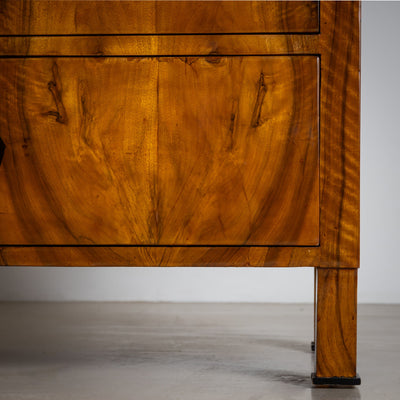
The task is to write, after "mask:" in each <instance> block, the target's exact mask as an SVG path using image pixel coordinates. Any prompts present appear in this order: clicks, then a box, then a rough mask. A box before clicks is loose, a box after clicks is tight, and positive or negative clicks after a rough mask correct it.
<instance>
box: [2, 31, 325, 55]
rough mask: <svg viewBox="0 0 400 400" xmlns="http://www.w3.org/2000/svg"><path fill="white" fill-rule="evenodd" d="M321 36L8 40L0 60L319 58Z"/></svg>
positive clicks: (15, 37)
mask: <svg viewBox="0 0 400 400" xmlns="http://www.w3.org/2000/svg"><path fill="white" fill-rule="evenodd" d="M319 39H320V37H319V35H300V34H296V35H280V34H269V35H165V36H155V35H136V36H121V35H115V36H5V37H0V56H1V55H3V56H19V57H21V56H34V57H37V56H88V57H101V56H121V55H122V56H164V55H165V56H170V55H181V56H192V55H238V54H239V55H266V54H268V55H271V54H274V55H282V54H301V55H304V54H314V55H319Z"/></svg>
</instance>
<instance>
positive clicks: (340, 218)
mask: <svg viewBox="0 0 400 400" xmlns="http://www.w3.org/2000/svg"><path fill="white" fill-rule="evenodd" d="M7 3H8V4H7ZM43 3H44V2H43ZM282 3H283V2H282ZM26 4H28V2H26ZM10 6H11V8H10ZM20 6H21V2H19V3H18V2H12V3H11V2H10V1H9V2H1V3H0V19H1V20H2V21H6V20H7V21H8V22H7V27H6V28H4V29H9V30H10V29H11V30H14V32H17V31H18V30H20V29H21V24H22V22H23V18H22V17H21V13H20ZM359 7H360V5H359V2H356V1H354V2H345V1H344V2H327V1H323V2H321V4H320V14H321V32H320V34H316V35H306V34H303V35H279V34H278V35H244V34H243V35H242V34H240V35H215V34H213V35H207V34H204V35H198V36H193V35H181V36H178V35H170V36H155V35H152V36H86V37H82V36H81V37H73V36H69V37H68V36H63V37H55V36H53V37H34V36H33V37H0V54H1V55H2V56H27V55H31V56H62V55H66V56H82V55H87V56H101V57H104V56H107V55H117V56H118V55H130V56H143V55H154V56H156V55H169V56H174V55H182V56H193V55H199V56H201V55H211V56H213V57H216V56H218V55H238V54H241V55H256V54H258V55H260V56H263V55H267V54H275V55H282V54H296V55H304V54H308V55H311V54H312V55H315V56H319V55H321V71H322V73H321V100H320V101H321V118H320V139H321V142H320V163H319V167H320V175H321V180H320V182H321V185H320V200H321V204H320V208H321V211H320V216H321V219H320V233H321V237H320V247H317V248H314V249H313V250H312V254H313V257H311V259H310V258H309V257H308V256H307V254H308V253H306V252H303V250H302V249H300V250H298V248H294V247H288V248H279V254H280V255H281V256H280V257H279V262H278V261H276V259H275V257H272V258H271V256H270V254H271V253H269V250H271V252H275V251H278V250H274V248H271V249H262V250H260V249H259V248H248V247H246V248H241V250H238V254H247V252H252V251H256V252H257V254H258V252H260V257H261V258H260V260H264V259H265V260H266V261H265V262H264V261H257V262H256V264H257V265H265V266H278V265H279V266H285V265H286V266H293V265H294V264H296V263H298V264H299V265H312V266H315V265H319V266H320V267H323V268H331V267H337V268H340V267H344V268H357V267H358V266H359V26H360V24H359ZM25 8H26V7H25ZM25 15H29V14H27V12H25ZM13 18H14V19H13ZM21 18H22V19H21ZM24 18H26V17H24ZM13 24H15V26H14V25H13ZM40 24H42V22H39V25H40ZM42 26H43V25H42ZM225 26H227V25H225ZM23 29H26V31H27V30H29V29H30V27H29V26H28V25H25V27H24V28H23ZM55 29H58V28H55ZM79 29H81V28H79ZM107 29H108V28H107ZM279 29H281V30H282V29H283V30H286V29H285V27H284V25H283V24H281V27H280V28H279ZM26 31H25V32H26ZM9 32H10V31H9ZM91 33H95V32H91ZM213 33H215V32H213ZM63 34H65V33H64V32H63ZM183 58H184V57H183ZM2 72H3V70H2ZM51 79H52V78H50V80H51ZM254 82H256V79H255V81H254ZM46 84H47V83H46ZM63 90H65V84H64V86H63ZM46 93H47V96H48V101H49V102H50V100H51V99H52V96H53V95H52V94H51V92H50V91H49V89H48V88H46ZM6 98H7V96H6ZM20 99H21V96H20ZM49 104H50V103H49ZM48 111H52V112H58V111H57V107H56V104H55V103H54V98H53V100H51V107H50V108H49V109H46V112H48ZM17 114H18V112H17ZM66 115H67V118H68V119H69V118H70V115H71V112H69V113H68V109H67V108H66ZM0 117H1V114H0ZM47 117H48V118H50V119H51V120H52V121H53V122H54V124H55V125H60V126H61V125H63V124H60V123H59V122H56V121H55V120H56V119H57V115H55V114H54V115H49V116H47ZM69 123H70V122H69ZM3 132H4V129H3V130H2V132H1V133H0V135H3ZM6 132H8V128H7V130H6ZM7 134H8V133H7ZM9 149H10V148H9V146H7V149H6V151H5V157H10V152H9V151H8V150H9ZM3 167H4V161H3V165H2V166H1V167H0V174H2V173H3V174H4V168H3ZM3 190H4V189H3ZM20 190H22V188H21V189H20ZM10 210H11V208H9V209H8V210H7V213H9V212H11V211H10ZM0 215H1V214H0ZM104 249H105V250H104V252H103V250H101V249H100V248H98V247H96V248H93V249H90V250H89V249H88V250H82V249H78V250H76V251H73V250H68V251H70V252H71V254H73V257H72V259H73V260H74V262H75V263H76V265H79V264H82V265H93V264H95V263H96V261H97V262H99V263H100V264H101V263H102V260H101V256H96V254H99V255H100V254H101V255H102V256H103V255H104V254H111V253H110V252H109V250H108V249H109V248H104ZM110 249H112V250H113V249H114V248H110ZM202 249H203V250H202ZM202 249H201V248H196V250H194V249H193V248H188V250H187V251H186V250H182V251H183V252H184V253H185V257H187V259H188V264H186V265H191V264H190V263H191V262H193V263H197V260H199V259H201V255H200V254H203V255H204V262H205V263H207V262H210V265H212V264H213V263H216V264H217V265H239V264H240V262H241V261H242V260H243V258H242V257H241V256H240V257H238V258H236V257H235V256H232V257H231V256H229V257H228V256H227V253H226V252H224V250H222V249H221V248H211V250H212V254H213V257H210V256H209V254H210V253H209V249H210V248H208V247H204V248H202ZM228 249H229V248H228ZM46 251H47V252H48V254H49V255H48V257H46V255H45V253H46ZM66 251H67V250H64V249H63V248H48V247H43V248H39V249H33V248H31V247H26V248H25V247H24V248H19V247H16V248H15V247H13V248H4V249H3V254H7V255H8V256H7V260H6V261H7V263H8V264H13V263H14V264H18V263H19V262H21V263H26V262H27V261H26V260H27V257H29V256H31V257H32V260H35V262H39V261H40V260H42V261H43V262H44V263H50V265H53V264H54V262H57V261H58V262H62V260H63V256H65V255H66V253H65V252H66ZM113 251H114V250H113ZM121 251H122V250H121ZM124 251H126V252H127V254H129V255H132V257H130V256H127V257H126V259H127V260H128V264H129V265H132V262H131V261H132V260H138V262H139V263H141V262H143V265H153V261H151V260H148V259H146V257H144V258H143V259H142V258H140V257H139V258H136V255H135V256H133V254H137V252H140V251H139V250H137V249H128V250H124ZM149 251H150V253H151V254H155V253H154V252H156V253H157V254H158V255H159V254H161V253H159V251H161V250H149ZM163 251H165V252H166V253H165V254H166V255H167V256H166V260H168V262H171V264H168V265H172V264H173V260H175V261H176V262H177V263H178V264H179V261H180V258H179V257H180V256H179V257H178V256H176V254H177V253H179V254H183V253H181V250H180V249H177V250H176V251H175V249H170V248H164V249H163ZM191 251H193V252H194V253H195V254H194V253H191ZM263 252H264V253H263ZM261 253H262V254H263V255H262V256H261ZM37 254H40V257H39V258H38V255H37ZM190 254H193V257H191V256H190ZM229 254H231V253H229ZM267 254H269V255H267ZM283 254H284V257H283ZM292 254H296V256H295V258H294V259H295V260H296V263H294V262H293V261H292V260H291V255H292ZM214 256H215V258H214ZM104 257H105V258H106V260H109V261H110V263H111V264H112V262H117V261H116V260H115V259H113V257H112V256H111V255H110V256H104ZM158 257H159V256H158ZM217 257H225V262H224V261H223V260H218V259H217ZM301 257H304V258H301ZM156 259H157V262H158V261H159V259H160V258H157V257H156ZM146 260H147V261H146ZM257 260H258V259H257ZM10 261H12V262H10ZM243 262H244V261H243ZM308 263H309V264H308ZM102 265H103V264H102ZM119 265H120V264H119ZM156 265H158V264H157V263H156ZM196 265H197V264H196ZM207 265H208V264H207ZM246 265H247V264H246Z"/></svg>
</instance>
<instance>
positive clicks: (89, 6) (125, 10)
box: [0, 0, 319, 35]
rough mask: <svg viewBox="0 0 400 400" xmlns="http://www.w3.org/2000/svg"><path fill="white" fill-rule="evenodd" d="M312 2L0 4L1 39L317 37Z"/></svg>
mask: <svg viewBox="0 0 400 400" xmlns="http://www.w3.org/2000/svg"><path fill="white" fill-rule="evenodd" d="M318 28H319V20H318V2H317V1H287V2H286V1H261V0H258V1H257V0H256V1H129V0H121V1H118V0H95V1H90V0H65V1H63V0H53V1H51V0H49V1H46V0H2V1H1V2H0V34H1V35H76V34H79V35H82V34H90V35H93V34H96V35H101V34H138V33H140V34H170V33H183V34H189V33H246V32H249V33H250V32H251V33H256V32H258V33H264V32H318Z"/></svg>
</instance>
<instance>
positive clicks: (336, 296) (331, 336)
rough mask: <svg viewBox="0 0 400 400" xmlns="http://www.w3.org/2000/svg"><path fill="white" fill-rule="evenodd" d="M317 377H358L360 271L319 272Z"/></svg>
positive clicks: (330, 270)
mask: <svg viewBox="0 0 400 400" xmlns="http://www.w3.org/2000/svg"><path fill="white" fill-rule="evenodd" d="M316 329H317V331H316V376H317V377H326V378H330V377H350V378H352V377H355V376H356V355H357V269H333V268H332V269H324V268H317V303H316Z"/></svg>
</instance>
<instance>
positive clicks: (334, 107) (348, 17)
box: [320, 1, 360, 268]
mask: <svg viewBox="0 0 400 400" xmlns="http://www.w3.org/2000/svg"><path fill="white" fill-rule="evenodd" d="M321 21H322V24H321V38H320V51H321V127H320V132H321V146H320V150H321V167H320V168H321V186H320V190H321V222H320V233H321V266H322V267H327V268H336V267H343V268H358V267H359V252H360V4H359V2H356V1H343V2H342V1H338V2H321Z"/></svg>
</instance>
